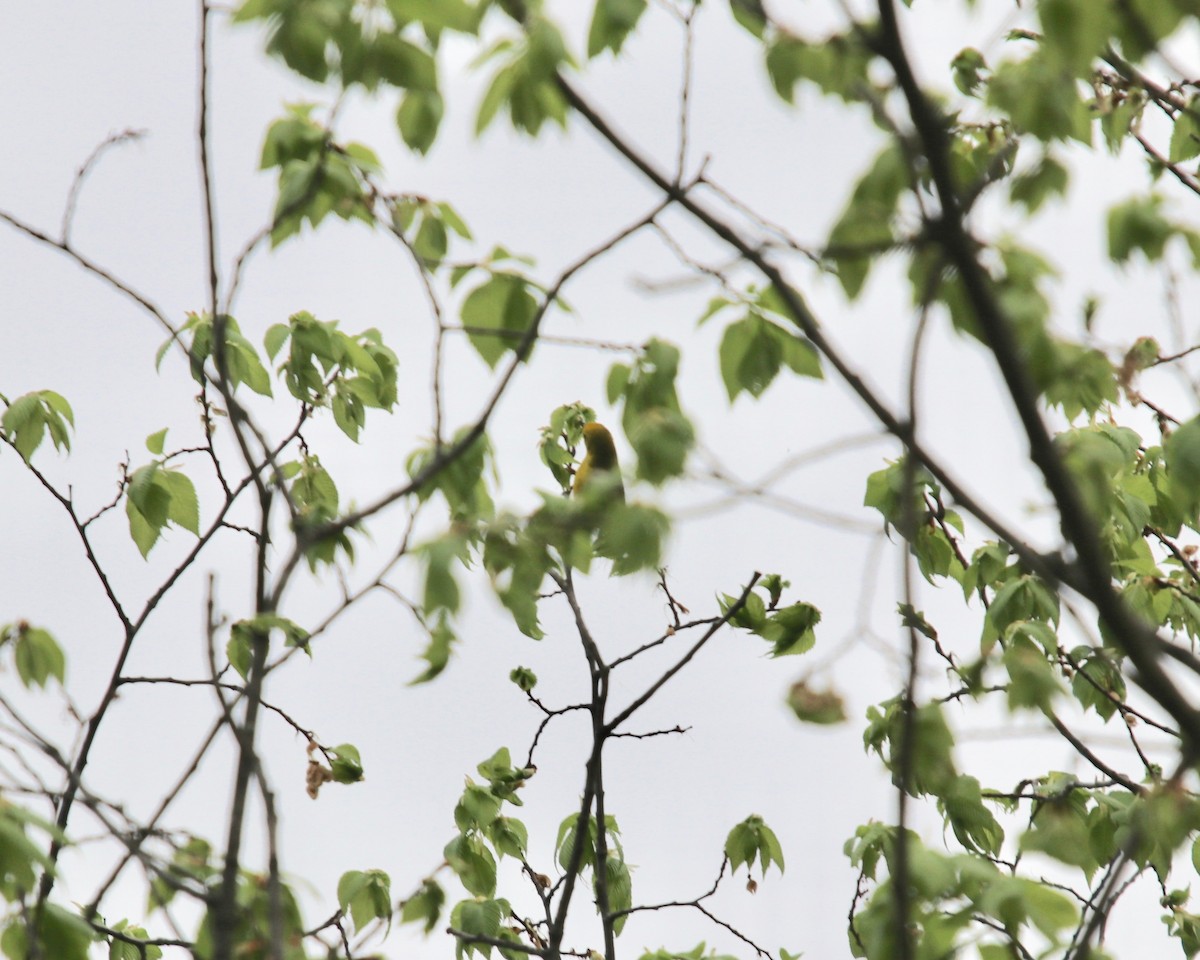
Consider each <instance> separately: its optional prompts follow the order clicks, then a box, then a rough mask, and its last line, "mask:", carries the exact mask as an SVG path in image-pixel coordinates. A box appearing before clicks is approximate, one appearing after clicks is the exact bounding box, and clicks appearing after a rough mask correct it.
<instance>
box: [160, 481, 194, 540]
mask: <svg viewBox="0 0 1200 960" xmlns="http://www.w3.org/2000/svg"><path fill="white" fill-rule="evenodd" d="M159 476H160V477H161V479H162V481H163V482H164V483H165V484H166V486H167V489H168V490H169V491H170V495H171V504H170V507H168V509H167V519H168V520H170V521H171V522H172V523H175V524H178V525H179V526H181V527H183V529H184V530H190V531H191V532H192V533H194V534H196V536H199V535H200V501H199V500H198V499H197V498H196V488H195V486H193V485H192V481H191V480H189V479H188V478H187V476H186V475H184V474H183V473H180V472H179V471H178V470H163V471H161V473H160V474H159Z"/></svg>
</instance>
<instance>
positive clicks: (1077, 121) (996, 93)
mask: <svg viewBox="0 0 1200 960" xmlns="http://www.w3.org/2000/svg"><path fill="white" fill-rule="evenodd" d="M988 101H989V103H991V104H992V105H993V106H995V107H998V108H999V109H1001V110H1003V111H1004V112H1006V113H1007V114H1008V115H1009V117H1011V118H1012V122H1013V124H1014V126H1016V127H1017V128H1018V129H1019V130H1022V131H1024V132H1026V133H1029V134H1032V135H1033V136H1035V137H1037V138H1038V139H1040V140H1043V141H1052V140H1067V139H1073V140H1078V141H1079V142H1080V143H1083V144H1084V145H1085V146H1090V144H1091V113H1090V111H1089V109H1088V104H1087V102H1086V101H1085V100H1084V99H1083V96H1082V95H1081V92H1080V86H1079V81H1078V79H1077V78H1076V76H1075V74H1074V73H1072V72H1071V71H1070V70H1068V69H1066V68H1065V67H1064V65H1063V63H1062V61H1061V60H1056V59H1055V57H1054V56H1053V55H1052V54H1051V53H1050V52H1048V51H1046V50H1039V51H1035V52H1034V53H1032V54H1030V55H1029V56H1028V57H1026V58H1025V59H1024V60H1019V61H1016V62H1008V63H1003V64H1000V65H999V66H998V67H997V68H996V71H995V75H994V76H993V77H992V80H991V82H990V83H989V84H988Z"/></svg>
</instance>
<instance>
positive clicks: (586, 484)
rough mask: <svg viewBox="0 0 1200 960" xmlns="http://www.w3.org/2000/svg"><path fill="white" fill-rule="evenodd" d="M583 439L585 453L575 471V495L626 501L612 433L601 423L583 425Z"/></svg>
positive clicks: (593, 422) (573, 487) (572, 488)
mask: <svg viewBox="0 0 1200 960" xmlns="http://www.w3.org/2000/svg"><path fill="white" fill-rule="evenodd" d="M583 442H584V445H585V446H586V447H587V454H586V455H585V456H584V458H583V462H582V463H581V464H580V465H579V468H578V469H577V470H576V471H575V482H574V484H573V485H572V486H571V493H572V494H573V495H574V496H576V497H592V496H596V497H600V496H603V497H604V498H605V499H606V500H607V499H609V498H610V497H611V498H612V499H613V500H619V501H620V502H621V503H624V502H625V486H624V484H622V483H621V471H620V467H619V465H618V464H617V447H616V444H614V443H613V438H612V434H611V433H609V432H608V428H607V427H606V426H604V425H603V424H601V423H596V422H595V421H592V422H591V423H585V424H584V425H583Z"/></svg>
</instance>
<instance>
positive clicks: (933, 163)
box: [879, 0, 1200, 750]
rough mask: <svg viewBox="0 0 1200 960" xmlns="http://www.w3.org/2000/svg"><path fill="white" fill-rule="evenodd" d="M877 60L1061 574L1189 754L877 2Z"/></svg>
mask: <svg viewBox="0 0 1200 960" xmlns="http://www.w3.org/2000/svg"><path fill="white" fill-rule="evenodd" d="M879 15H880V21H879V23H880V34H879V45H880V53H881V54H882V55H883V56H884V57H885V58H886V59H887V61H888V62H889V63H890V64H891V66H892V69H893V70H894V72H895V74H896V80H897V82H898V83H899V85H900V89H901V91H902V92H903V94H904V97H905V99H906V100H907V102H908V108H909V113H910V115H911V116H912V121H913V125H914V126H915V128H916V131H917V135H918V136H919V137H920V138H921V142H922V143H923V145H924V147H925V155H926V157H927V159H928V162H929V169H930V174H931V176H932V179H933V183H934V187H935V189H936V191H937V195H938V200H939V202H940V203H941V207H942V210H941V218H940V219H939V221H938V222H937V224H936V225H935V226H936V227H937V231H936V233H937V236H938V238H939V241H940V242H941V244H942V247H943V249H944V250H945V251H946V255H947V257H948V259H949V260H950V262H951V263H952V264H953V265H954V267H955V268H956V269H957V270H958V273H959V276H960V277H961V278H962V283H963V287H964V289H965V291H966V293H967V297H968V299H969V300H970V303H971V306H972V308H973V310H974V313H975V316H976V319H977V320H978V322H979V326H980V328H981V330H982V331H983V335H984V338H985V340H986V342H987V344H988V346H989V347H991V349H992V352H993V354H994V355H995V357H996V364H997V367H998V368H999V370H1000V374H1001V376H1002V377H1003V378H1004V381H1005V385H1006V386H1007V388H1008V392H1009V396H1010V397H1011V398H1012V401H1013V406H1014V408H1015V409H1016V411H1017V416H1018V418H1019V419H1020V421H1021V425H1022V427H1023V428H1024V431H1025V435H1026V438H1027V439H1028V441H1029V456H1030V459H1031V460H1032V461H1033V463H1034V464H1035V465H1036V466H1037V468H1038V469H1039V470H1040V471H1041V473H1042V477H1043V479H1044V480H1045V483H1046V486H1047V488H1048V489H1049V490H1050V493H1051V495H1052V496H1053V497H1054V500H1055V503H1056V504H1057V506H1058V512H1059V519H1060V523H1061V526H1062V532H1063V536H1064V537H1065V538H1066V540H1067V542H1068V543H1070V544H1071V546H1072V547H1073V548H1074V551H1073V552H1074V554H1075V557H1076V559H1075V561H1074V563H1073V564H1072V565H1071V567H1072V569H1073V571H1075V573H1074V575H1069V577H1068V579H1069V581H1070V582H1071V586H1072V587H1074V588H1075V589H1076V590H1078V591H1079V592H1080V593H1082V594H1083V595H1084V596H1086V597H1087V598H1088V599H1089V600H1090V601H1091V602H1092V603H1093V604H1094V605H1095V607H1096V610H1097V613H1098V614H1099V615H1100V617H1101V619H1102V620H1103V621H1104V622H1105V623H1107V624H1108V625H1109V627H1110V629H1111V631H1112V634H1113V637H1114V640H1115V642H1116V643H1117V644H1119V645H1120V647H1121V649H1122V651H1123V652H1124V653H1125V654H1126V656H1128V658H1129V660H1130V662H1131V663H1133V665H1134V667H1135V668H1136V670H1137V679H1138V682H1139V684H1140V685H1141V686H1142V687H1143V689H1145V690H1146V692H1147V693H1149V694H1150V695H1151V696H1152V697H1154V699H1155V700H1156V701H1158V703H1159V704H1160V705H1161V706H1162V707H1163V708H1164V709H1165V710H1167V712H1168V713H1170V714H1171V716H1172V717H1173V718H1174V719H1175V720H1176V722H1177V723H1178V724H1179V726H1180V729H1181V731H1182V732H1183V734H1184V736H1185V739H1186V740H1187V741H1188V742H1189V749H1191V750H1194V749H1196V748H1198V747H1200V714H1198V713H1197V712H1196V710H1194V709H1193V708H1192V706H1191V704H1190V703H1189V702H1188V700H1187V698H1186V697H1185V696H1184V694H1183V693H1182V692H1181V691H1180V690H1179V688H1178V687H1177V686H1176V685H1175V684H1174V683H1173V682H1172V681H1171V679H1170V677H1168V676H1167V674H1166V672H1165V671H1164V670H1163V667H1162V664H1161V663H1160V662H1159V650H1160V647H1161V641H1160V640H1159V638H1158V637H1157V635H1156V634H1155V633H1154V631H1153V630H1152V629H1151V628H1150V627H1149V626H1148V625H1146V624H1145V623H1143V622H1142V621H1141V620H1139V619H1138V618H1137V617H1136V616H1134V615H1133V614H1132V613H1131V612H1130V610H1129V609H1128V607H1127V606H1126V605H1125V603H1124V602H1123V601H1122V600H1121V598H1120V596H1119V595H1118V594H1117V593H1116V591H1115V590H1114V589H1113V585H1112V571H1111V569H1110V567H1109V563H1108V560H1107V556H1108V554H1107V551H1106V549H1105V547H1104V544H1103V543H1102V542H1101V540H1100V536H1099V532H1098V529H1097V525H1096V520H1095V518H1094V517H1093V516H1092V515H1091V512H1090V511H1089V510H1088V508H1087V505H1086V504H1085V503H1084V501H1083V498H1082V496H1081V495H1080V492H1079V489H1078V487H1077V485H1076V483H1075V481H1074V478H1073V477H1072V476H1071V475H1070V473H1069V471H1068V470H1067V467H1066V465H1065V464H1064V463H1063V461H1062V458H1061V457H1060V456H1059V454H1058V450H1057V449H1056V448H1055V446H1054V441H1053V438H1052V437H1051V436H1050V432H1049V430H1048V429H1047V427H1046V425H1045V423H1044V422H1043V421H1042V417H1041V412H1040V410H1039V407H1038V392H1037V389H1036V387H1035V385H1034V383H1033V380H1032V377H1031V375H1030V372H1029V369H1028V366H1027V364H1026V362H1025V359H1024V354H1023V351H1022V350H1021V347H1020V345H1019V344H1018V342H1017V338H1016V335H1015V333H1014V331H1013V329H1012V324H1011V323H1010V322H1009V319H1008V317H1006V316H1005V315H1004V312H1003V311H1002V309H1001V308H1000V305H999V303H998V302H997V300H996V298H995V296H994V292H993V290H992V286H991V282H990V279H989V277H988V275H987V273H986V271H985V270H984V268H983V266H982V265H981V264H980V263H979V260H978V259H977V256H976V251H977V249H978V244H977V243H976V241H975V240H974V239H973V238H972V237H971V236H970V235H969V234H968V232H967V228H966V224H965V222H964V213H963V210H962V206H961V202H960V199H959V195H958V190H957V187H956V185H955V180H954V174H953V170H952V169H951V163H950V150H949V136H948V133H947V129H946V118H945V116H944V115H942V113H941V112H940V111H939V110H937V108H935V107H934V105H933V104H932V103H931V102H930V101H929V99H928V98H927V97H926V96H925V94H924V92H923V91H922V90H921V88H920V86H919V84H918V83H917V79H916V77H915V75H914V74H913V71H912V66H911V64H910V63H909V60H908V54H907V51H906V50H905V48H904V44H903V41H902V40H901V37H900V32H899V27H898V25H897V22H896V11H895V7H894V4H893V3H892V0H879Z"/></svg>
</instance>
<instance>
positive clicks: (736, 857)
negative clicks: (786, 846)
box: [725, 814, 783, 874]
mask: <svg viewBox="0 0 1200 960" xmlns="http://www.w3.org/2000/svg"><path fill="white" fill-rule="evenodd" d="M725 856H726V857H728V858H729V869H730V872H731V873H732V872H736V871H737V868H738V867H740V866H741V865H742V864H746V866H747V867H752V866H753V865H754V860H755V858H757V859H758V861H759V863H760V864H761V865H762V871H763V873H764V874H765V873H766V872H767V869H768V868H769V867H770V866H771V864H772V863H774V864H775V865H776V866H778V867H779V872H780V873H783V849H782V848H781V847H780V845H779V838H778V837H776V836H775V833H774V831H773V830H771V828H770V827H768V826H767V825H766V823H764V822H763V819H762V817H760V816H759V815H758V814H751V815H750V816H748V817H747V818H746V819H745V820H743V821H742V822H741V823H739V824H738V825H737V826H736V827H734V828H733V829H732V830H730V831H729V835H728V836H727V837H726V838H725Z"/></svg>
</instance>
